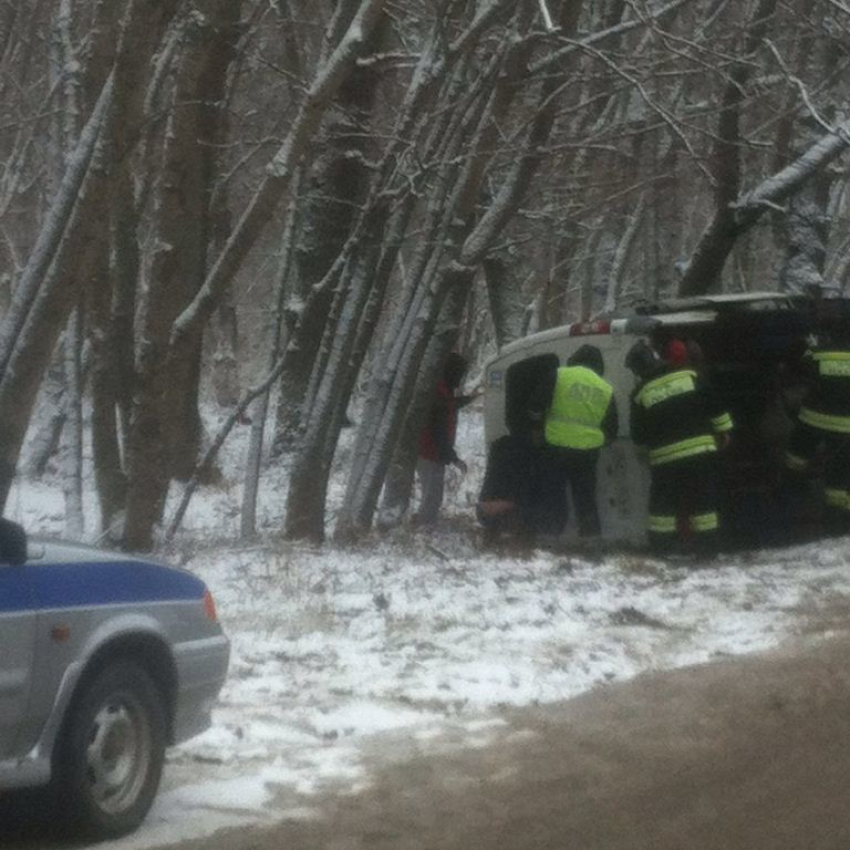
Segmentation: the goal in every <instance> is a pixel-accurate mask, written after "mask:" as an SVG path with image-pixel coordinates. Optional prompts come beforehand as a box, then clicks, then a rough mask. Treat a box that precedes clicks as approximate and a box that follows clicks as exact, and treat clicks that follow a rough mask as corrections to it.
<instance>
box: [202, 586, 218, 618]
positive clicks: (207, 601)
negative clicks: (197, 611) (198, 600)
mask: <svg viewBox="0 0 850 850" xmlns="http://www.w3.org/2000/svg"><path fill="white" fill-rule="evenodd" d="M204 613H205V614H206V615H207V617H208V618H209V619H210V620H212V621H213V622H214V623H217V622H218V612H217V611H216V610H215V599H213V595H212V594H211V593H210V592H209V590H205V591H204Z"/></svg>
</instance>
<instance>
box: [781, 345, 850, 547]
mask: <svg viewBox="0 0 850 850" xmlns="http://www.w3.org/2000/svg"><path fill="white" fill-rule="evenodd" d="M806 359H807V361H808V362H809V365H810V368H811V373H812V374H811V387H810V389H809V392H808V394H807V395H806V397H805V399H804V401H803V404H802V407H801V408H800V411H799V413H798V414H797V423H796V425H795V428H794V431H793V433H792V434H791V439H790V441H789V445H788V451H787V452H786V454H785V466H786V468H787V469H788V471H789V472H790V473H791V475H792V477H793V476H798V477H803V476H806V475H810V474H812V468H813V467H814V466H822V470H823V471H822V478H823V499H824V520H825V522H826V525H827V529H828V530H830V531H834V532H836V533H847V532H850V333H848V329H843V330H842V331H841V332H840V333H836V334H834V335H833V344H832V345H830V346H828V347H826V348H825V349H823V350H820V351H810V352H807V354H806Z"/></svg>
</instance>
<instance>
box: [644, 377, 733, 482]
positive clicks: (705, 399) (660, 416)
mask: <svg viewBox="0 0 850 850" xmlns="http://www.w3.org/2000/svg"><path fill="white" fill-rule="evenodd" d="M731 430H732V417H731V416H730V415H729V414H728V413H727V412H726V410H725V409H724V408H723V405H722V404H721V403H720V402H719V400H718V399H717V398H716V396H715V395H714V394H713V393H712V392H711V391H710V390H709V389H708V388H707V387H706V386H705V385H704V384H703V382H702V381H701V380H700V378H699V377H698V375H697V373H696V372H694V371H692V370H691V369H687V368H685V369H682V368H669V369H665V370H664V371H662V372H661V374H659V375H657V376H655V377H652V378H650V379H649V380H648V381H646V382H645V383H643V384H641V385H640V386H639V387H638V388H637V389H636V390H635V391H634V393H633V395H632V403H631V425H630V431H631V436H632V439H633V440H634V442H635V443H637V444H638V445H642V446H646V447H647V448H648V449H649V451H650V455H649V457H650V463H651V464H653V465H656V464H662V463H669V462H671V461H675V460H679V459H682V458H685V457H692V456H693V455H696V454H702V453H704V452H712V451H716V448H717V446H716V443H715V439H714V435H715V434H721V433H725V432H728V431H731Z"/></svg>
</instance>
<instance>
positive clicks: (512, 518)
mask: <svg viewBox="0 0 850 850" xmlns="http://www.w3.org/2000/svg"><path fill="white" fill-rule="evenodd" d="M563 502H564V488H563V482H562V480H561V478H560V476H558V475H556V474H554V469H553V466H552V464H551V463H549V460H548V456H547V453H546V451H545V443H544V440H543V434H542V431H541V430H540V428H539V427H538V429H537V430H536V431H531V432H530V433H524V434H508V435H506V436H504V437H499V439H497V440H495V441H494V442H493V444H492V445H491V446H490V451H489V453H488V455H487V470H486V472H485V474H484V483H483V484H482V486H481V495H480V496H479V499H478V505H477V508H476V513H477V515H478V521H479V522H480V523H481V525H482V526H483V527H484V529H485V532H486V533H487V539H489V540H493V539H495V538H497V537H498V536H499V535H500V534H501V533H507V534H509V535H511V536H514V537H517V538H523V539H530V538H532V537H534V536H535V535H538V534H545V535H552V536H556V535H558V534H560V533H561V532H562V531H563V530H564V526H565V524H566V514H565V506H564V504H563Z"/></svg>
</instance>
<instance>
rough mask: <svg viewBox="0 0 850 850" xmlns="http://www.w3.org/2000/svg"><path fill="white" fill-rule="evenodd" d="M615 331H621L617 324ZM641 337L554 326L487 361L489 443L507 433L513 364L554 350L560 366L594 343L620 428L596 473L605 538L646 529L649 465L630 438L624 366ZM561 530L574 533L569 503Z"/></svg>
mask: <svg viewBox="0 0 850 850" xmlns="http://www.w3.org/2000/svg"><path fill="white" fill-rule="evenodd" d="M617 330H620V329H619V328H618V329H617ZM642 338H644V337H639V336H636V335H634V334H629V333H623V332H620V333H613V334H592V335H587V336H572V337H571V336H569V328H568V327H565V328H555V329H553V330H551V331H547V332H546V333H545V334H536V335H535V336H533V337H529V338H527V339H524V340H518V341H517V342H515V343H513V344H511V346H510V347H509V348H507V349H506V350H505V351H504V352H503V353H502V354H500V355H498V356H497V357H495V358H493V359H492V360H491V361H490V362H489V363H488V364H487V366H486V371H485V384H484V386H485V392H484V432H485V437H486V440H487V445H488V446H489V445H490V443H492V442H493V440H496V439H498V438H499V437H501V436H503V435H505V434H507V426H506V424H505V387H506V382H507V381H506V379H507V371H508V369H509V368H510V366H512V365H513V364H514V363H517V362H519V361H522V360H526V359H528V358H529V357H536V356H538V355H541V354H555V355H557V357H558V360H559V361H560V363H561V365H562V366H563V365H565V364H566V362H567V360H568V358H569V357H570V356H571V355H572V354H574V353H575V352H576V351H577V350H578V349H579V348H580V347H581V346H582V345H594V346H596V347H597V348H598V349H599V350H600V351H601V352H602V357H603V360H604V362H605V379H606V380H608V381H610V382H611V384H612V385H613V386H614V397H615V399H616V401H617V413H618V414H619V421H620V428H619V436H618V438H617V440H616V441H615V442H614V443H612V444H611V445H610V446H606V447H605V448H603V449H602V451H601V453H600V458H599V467H598V473H597V500H598V506H599V519H600V521H601V524H602V536H603V537H604V538H606V539H612V540H623V541H629V542H640V541H642V540H643V539H644V537H645V534H646V520H647V506H648V503H649V466H648V463H647V460H646V453H645V451H644V450H643V449H639V448H637V447H636V446H635V445H634V444H633V443H632V441H631V439H630V438H629V413H630V395H631V391H632V389H633V388H634V386H635V378H634V376H633V375H632V373H631V372H630V371H629V370H628V369H627V368H626V365H625V362H624V361H625V357H626V353H627V352H628V350H629V349H630V348H631V346H632V345H634V343H635V342H636V341H637V340H638V339H642ZM570 508H571V509H570V522H569V525H568V527H567V531H566V532H565V534H566V535H567V536H570V535H572V534H574V533H575V528H574V520H575V511H574V510H573V509H572V505H571V506H570Z"/></svg>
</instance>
